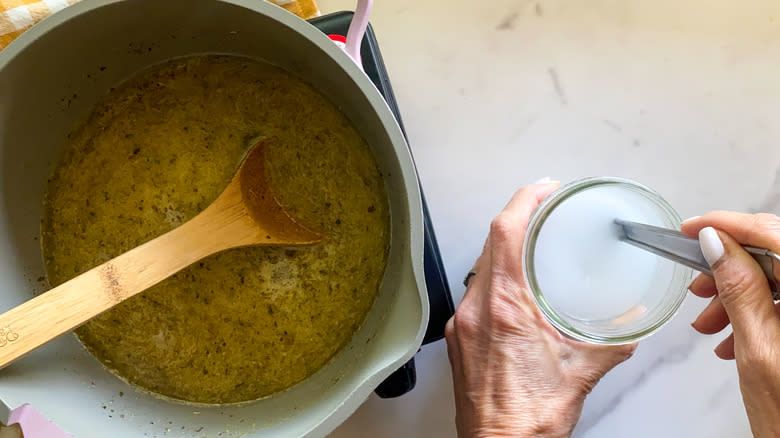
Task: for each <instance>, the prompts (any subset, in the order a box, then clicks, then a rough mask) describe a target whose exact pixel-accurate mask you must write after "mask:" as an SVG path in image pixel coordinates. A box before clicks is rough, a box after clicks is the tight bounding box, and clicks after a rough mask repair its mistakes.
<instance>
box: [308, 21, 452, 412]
mask: <svg viewBox="0 0 780 438" xmlns="http://www.w3.org/2000/svg"><path fill="white" fill-rule="evenodd" d="M351 20H352V12H337V13H334V14H330V15H325V16H323V17H318V18H314V19H312V20H309V23H311V24H312V25H314V26H315V27H317V28H318V29H319V30H321V31H322V32H323V33H325V34H326V35H341V36H346V34H347V29H349V23H350V21H351ZM360 56H361V58H362V61H363V70H364V71H365V72H366V75H367V76H368V77H369V79H371V82H373V83H374V85H375V86H376V88H377V89H378V90H379V92H380V93H382V96H383V97H384V98H385V101H387V105H388V106H389V107H390V110H391V111H392V112H393V114H394V115H395V118H396V120H398V125H399V126H400V127H401V131H403V134H404V137H406V140H407V143H408V140H409V138H408V137H407V136H406V130H405V129H404V124H403V122H402V121H401V114H400V113H399V111H398V104H397V103H396V101H395V95H393V88H392V87H391V86H390V78H389V77H388V75H387V70H386V69H385V64H384V61H383V60H382V54H381V53H380V52H379V45H378V43H377V40H376V35H375V34H374V31H373V29H372V28H371V25H370V24H369V26H368V29H366V34H365V36H364V37H363V45H362V47H361V49H360ZM410 152H411V151H410ZM420 193H421V194H422V187H421V188H420ZM422 208H423V215H424V227H425V257H424V262H425V283H426V287H427V289H428V300H429V301H430V307H431V313H430V319H429V320H428V329H427V331H426V332H425V338H424V339H423V344H428V343H431V342H434V341H438V340H439V339H441V338H443V337H444V325H445V324H446V323H447V320H448V319H450V317H451V316H452V315H453V313H454V312H455V306H454V305H453V304H452V295H451V294H450V287H449V283H447V275H446V274H445V273H444V265H443V264H442V260H441V254H440V253H439V245H438V243H436V234H434V232H433V225H432V224H431V218H430V214H429V213H428V205H427V204H426V202H425V195H424V194H423V196H422ZM416 381H417V375H416V372H415V367H414V358H412V359H411V360H410V361H409V362H407V363H406V364H405V365H404V366H403V367H401V368H399V369H398V370H396V371H395V372H394V373H393V374H392V375H391V376H390V377H388V378H387V379H385V381H384V382H382V383H381V384H380V385H379V386H378V387H377V388H376V391H375V392H376V394H377V395H379V396H380V397H382V398H392V397H398V396H401V395H403V394H406V393H407V392H409V391H411V390H412V389H413V388H414V385H415V383H416Z"/></svg>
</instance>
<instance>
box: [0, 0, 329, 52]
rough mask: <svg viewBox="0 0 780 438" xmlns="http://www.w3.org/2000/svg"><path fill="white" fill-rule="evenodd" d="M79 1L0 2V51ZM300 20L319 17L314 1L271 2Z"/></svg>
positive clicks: (16, 0)
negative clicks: (40, 23)
mask: <svg viewBox="0 0 780 438" xmlns="http://www.w3.org/2000/svg"><path fill="white" fill-rule="evenodd" d="M77 1H79V0H0V50H2V49H4V48H5V46H7V45H8V44H10V43H11V41H13V40H14V38H16V37H18V36H19V35H20V34H21V33H22V32H24V31H25V30H27V29H29V28H30V27H31V26H32V25H33V24H35V23H37V22H39V21H41V20H43V19H44V18H46V17H48V16H49V15H51V14H53V13H55V12H57V11H59V10H60V9H63V8H65V7H67V6H68V5H71V4H73V3H76V2H77ZM271 3H276V4H278V5H279V6H281V7H283V8H285V9H287V10H288V11H290V12H292V13H294V14H298V15H299V16H300V17H302V18H311V17H314V16H316V15H319V10H318V9H317V5H316V3H315V2H314V0H271Z"/></svg>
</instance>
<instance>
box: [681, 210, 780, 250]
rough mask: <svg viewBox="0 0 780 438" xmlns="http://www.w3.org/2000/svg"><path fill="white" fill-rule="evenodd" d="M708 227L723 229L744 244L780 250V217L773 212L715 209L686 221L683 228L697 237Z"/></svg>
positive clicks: (684, 231)
mask: <svg viewBox="0 0 780 438" xmlns="http://www.w3.org/2000/svg"><path fill="white" fill-rule="evenodd" d="M706 227H712V228H715V229H716V230H720V231H723V232H724V233H726V234H728V235H729V236H731V237H733V238H734V239H735V240H736V241H737V242H739V243H741V244H743V245H749V246H757V247H760V248H767V249H771V250H772V251H774V252H778V251H780V218H778V217H777V216H775V215H773V214H766V213H760V214H746V213H735V212H731V211H713V212H712V213H708V214H705V215H704V216H701V217H697V218H694V219H690V220H687V221H685V222H684V223H683V224H682V227H681V228H682V232H683V233H684V234H685V235H687V236H688V237H696V236H697V235H698V234H699V231H701V230H702V229H703V228H706Z"/></svg>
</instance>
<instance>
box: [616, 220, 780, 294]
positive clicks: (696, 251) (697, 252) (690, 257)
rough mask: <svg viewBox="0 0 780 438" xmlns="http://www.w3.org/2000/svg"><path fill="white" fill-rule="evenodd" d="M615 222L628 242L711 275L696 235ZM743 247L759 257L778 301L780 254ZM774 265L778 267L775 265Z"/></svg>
mask: <svg viewBox="0 0 780 438" xmlns="http://www.w3.org/2000/svg"><path fill="white" fill-rule="evenodd" d="M615 223H616V224H617V225H618V226H619V227H620V232H621V237H623V238H624V239H625V241H626V242H628V243H630V244H632V245H634V246H636V247H638V248H642V249H644V250H646V251H650V252H652V253H653V254H656V255H659V256H661V257H664V258H666V259H669V260H672V261H675V262H677V263H680V264H681V265H685V266H688V267H689V268H693V269H695V270H697V271H699V272H703V273H705V274H707V275H712V270H710V265H709V264H708V263H707V260H705V259H704V254H702V252H701V246H699V241H698V240H697V239H691V238H690V237H686V236H685V235H684V234H683V233H681V232H679V231H677V230H670V229H667V228H660V227H654V226H652V225H645V224H640V223H636V222H629V221H624V220H620V219H615ZM743 248H745V251H747V252H748V253H749V254H750V255H751V256H753V258H754V259H756V261H757V262H758V264H759V265H760V266H761V270H763V271H764V274H765V275H766V278H767V280H768V281H769V289H770V290H771V292H772V298H774V300H775V301H777V300H780V280H778V278H776V277H775V272H780V256H778V255H777V254H775V253H774V252H772V251H770V250H768V249H763V248H755V247H752V246H743ZM775 267H778V268H779V269H775Z"/></svg>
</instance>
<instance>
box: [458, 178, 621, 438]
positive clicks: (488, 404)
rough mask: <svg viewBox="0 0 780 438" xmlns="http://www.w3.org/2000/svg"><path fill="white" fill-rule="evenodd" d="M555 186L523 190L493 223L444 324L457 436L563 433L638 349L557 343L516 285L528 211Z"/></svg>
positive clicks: (553, 332) (522, 281)
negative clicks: (599, 385) (611, 373)
mask: <svg viewBox="0 0 780 438" xmlns="http://www.w3.org/2000/svg"><path fill="white" fill-rule="evenodd" d="M558 186H559V184H558V183H549V184H535V185H531V186H527V187H524V188H523V189H521V190H519V191H518V192H517V193H515V195H514V196H513V197H512V199H511V200H510V201H509V204H508V205H507V206H506V208H505V209H504V210H503V211H502V212H501V213H500V214H499V215H498V216H497V217H496V218H495V220H493V222H492V223H491V226H490V233H489V235H488V238H487V241H486V242H485V246H484V249H483V251H482V254H481V255H480V256H479V258H478V259H477V261H476V263H475V265H474V270H475V271H476V274H475V275H474V276H473V277H472V278H471V280H470V281H469V284H468V288H467V290H466V294H465V296H464V298H463V301H462V302H461V304H460V306H459V307H458V309H457V311H456V312H455V316H453V318H452V319H450V321H449V322H448V323H447V326H446V331H445V334H446V338H447V350H448V354H449V359H450V364H451V365H452V374H453V381H454V388H455V406H456V424H457V429H458V435H459V436H461V437H481V436H514V437H565V436H569V435H570V434H571V432H572V430H573V429H574V426H575V424H576V423H577V420H578V419H579V416H580V413H581V411H582V405H583V402H584V400H585V396H586V395H587V394H588V393H589V392H590V391H591V390H592V389H593V387H594V386H595V385H596V383H597V382H598V381H599V380H600V379H601V378H602V377H603V376H604V374H606V373H607V371H609V370H611V369H612V368H614V367H615V366H616V365H618V364H619V363H621V362H623V361H624V360H626V359H628V358H629V357H630V356H631V354H632V353H633V351H634V349H635V347H636V344H634V345H622V346H610V347H607V346H597V345H590V344H585V343H581V342H577V341H573V340H571V339H568V338H565V337H563V336H562V335H561V334H560V333H559V332H558V331H557V330H556V329H555V328H554V327H552V326H551V325H550V323H549V322H547V320H546V319H545V318H544V316H543V315H542V314H541V312H540V311H539V309H538V308H537V307H536V304H535V302H534V299H533V296H532V294H531V292H530V290H529V288H528V285H527V284H526V281H525V279H524V278H523V272H522V271H523V270H522V260H521V259H522V254H521V253H522V247H523V240H524V238H525V232H526V228H527V225H528V219H529V217H530V215H531V213H532V212H533V210H534V208H536V206H537V205H538V204H539V203H540V202H541V201H542V200H543V199H544V198H545V197H547V196H548V195H549V194H550V193H552V192H553V191H554V190H555V189H557V188H558Z"/></svg>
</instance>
